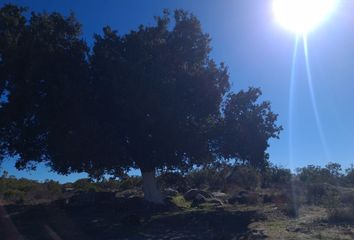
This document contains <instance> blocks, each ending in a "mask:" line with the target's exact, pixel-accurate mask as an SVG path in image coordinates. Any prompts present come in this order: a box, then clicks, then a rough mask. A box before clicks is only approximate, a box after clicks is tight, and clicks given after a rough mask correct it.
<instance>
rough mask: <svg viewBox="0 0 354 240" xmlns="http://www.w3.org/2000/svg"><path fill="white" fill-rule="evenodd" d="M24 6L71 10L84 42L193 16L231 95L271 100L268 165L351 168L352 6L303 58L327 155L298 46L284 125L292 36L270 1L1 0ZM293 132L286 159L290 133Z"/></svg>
mask: <svg viewBox="0 0 354 240" xmlns="http://www.w3.org/2000/svg"><path fill="white" fill-rule="evenodd" d="M9 2H11V3H16V4H20V5H23V6H28V7H29V8H30V9H31V10H34V11H48V12H51V11H58V12H61V13H63V14H66V15H67V14H68V13H69V12H70V11H73V12H74V13H75V14H76V16H77V18H78V20H79V21H80V22H81V23H82V24H83V29H84V33H83V34H84V38H85V39H86V40H87V41H88V42H92V35H93V33H101V29H102V27H103V26H105V25H110V26H111V27H112V28H113V29H116V30H118V32H119V33H122V34H123V33H126V32H127V31H129V30H131V29H136V28H137V26H138V25H139V24H153V23H154V19H153V16H156V15H161V13H162V10H163V9H164V8H168V9H175V8H183V9H185V10H188V11H190V12H192V13H194V14H195V15H196V16H197V17H198V18H199V19H200V21H201V23H202V27H203V29H204V31H205V32H207V33H209V34H210V36H211V38H212V48H213V51H212V57H213V58H214V59H215V60H216V61H219V62H220V61H223V62H225V63H226V64H227V65H228V66H229V69H230V79H231V82H232V88H233V90H234V91H238V90H240V89H246V88H247V87H248V86H255V87H260V88H261V89H262V91H263V96H262V99H263V100H270V101H271V103H272V108H273V111H274V112H276V113H278V114H279V123H280V124H281V125H283V127H284V131H283V132H282V133H281V135H280V139H279V140H272V141H271V142H270V148H269V149H268V152H269V153H270V159H271V162H273V163H275V164H277V165H282V166H284V167H291V168H296V167H302V166H305V165H308V164H315V165H325V164H326V163H327V162H329V161H335V162H338V163H341V164H342V165H343V166H344V167H349V166H350V165H351V164H352V163H354V162H353V160H354V159H353V156H354V137H353V136H354V113H353V111H351V110H352V106H354V15H353V14H352V13H353V10H354V9H353V8H354V2H353V1H349V0H342V1H341V4H340V5H339V6H338V8H337V10H336V12H335V13H334V14H333V15H332V17H331V18H330V19H328V20H327V21H326V22H324V23H323V24H322V25H321V26H319V27H318V28H317V29H316V30H315V31H313V32H311V34H309V36H308V49H309V61H310V66H311V73H312V78H313V88H314V94H315V98H316V102H317V107H318V114H319V118H320V121H321V125H322V131H323V136H324V138H325V142H326V146H327V152H328V154H326V151H325V146H324V145H323V144H322V141H321V135H320V134H319V130H318V127H317V123H316V118H315V114H314V111H313V108H312V105H311V95H310V91H309V87H308V83H307V76H306V70H305V61H304V54H303V48H302V45H301V44H300V46H299V49H298V54H297V58H296V64H295V69H294V73H295V82H294V87H293V92H294V95H293V107H292V116H293V117H292V124H291V126H290V125H289V119H288V116H289V87H290V74H291V68H292V56H293V51H294V42H295V36H294V34H292V33H290V32H288V31H286V30H284V29H283V28H281V27H280V26H279V25H278V24H276V23H275V22H274V20H273V16H272V11H271V1H266V0H247V1H244V0H234V1H231V0H218V1H215V0H198V1H197V0H195V1H192V0H160V1H158V0H149V1H144V0H139V1H138V0H120V1H114V0H105V1H99V0H95V1H94V0H91V1H87V0H85V1H84V0H77V1H71V0H60V1H59V0H51V1H47V0H36V1H18V0H17V1H15V0H13V1H0V3H1V5H2V4H4V3H9ZM290 127H291V129H292V133H293V134H292V138H291V142H292V144H291V146H292V151H291V152H292V154H291V156H290V147H289V130H290ZM3 169H5V170H8V171H9V172H10V174H14V175H16V176H22V177H29V178H34V179H39V180H43V179H46V178H53V179H56V180H59V181H62V182H65V181H71V180H73V179H75V178H77V177H82V176H84V175H80V176H78V175H71V176H68V177H62V176H58V175H56V174H54V173H48V169H46V168H45V167H43V166H40V167H39V168H38V170H37V171H35V172H26V171H25V172H17V171H16V170H15V169H14V168H13V161H11V160H9V161H6V162H5V164H4V165H3Z"/></svg>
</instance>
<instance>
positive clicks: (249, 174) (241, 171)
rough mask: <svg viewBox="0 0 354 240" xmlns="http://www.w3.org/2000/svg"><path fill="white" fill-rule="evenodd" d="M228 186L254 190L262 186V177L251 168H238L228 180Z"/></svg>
mask: <svg viewBox="0 0 354 240" xmlns="http://www.w3.org/2000/svg"><path fill="white" fill-rule="evenodd" d="M226 181H227V184H228V185H230V184H231V185H237V186H239V187H242V188H244V189H247V190H254V189H256V188H257V187H259V186H260V183H261V175H260V174H259V172H258V171H257V170H256V169H254V168H252V167H249V166H236V167H235V168H234V169H233V170H232V172H231V174H230V175H229V176H228V177H227V179H226Z"/></svg>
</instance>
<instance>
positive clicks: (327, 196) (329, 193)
mask: <svg viewBox="0 0 354 240" xmlns="http://www.w3.org/2000/svg"><path fill="white" fill-rule="evenodd" d="M336 197H339V191H338V190H337V189H336V188H335V187H334V186H332V185H330V184H327V183H314V184H308V185H307V186H306V199H307V202H308V203H310V204H315V205H319V204H327V203H328V202H331V201H332V200H333V199H334V198H336Z"/></svg>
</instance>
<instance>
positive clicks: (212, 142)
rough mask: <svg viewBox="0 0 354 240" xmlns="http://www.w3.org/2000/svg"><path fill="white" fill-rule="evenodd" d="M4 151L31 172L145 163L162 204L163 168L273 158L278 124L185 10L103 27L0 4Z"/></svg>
mask: <svg viewBox="0 0 354 240" xmlns="http://www.w3.org/2000/svg"><path fill="white" fill-rule="evenodd" d="M0 18H1V19H0V23H1V24H0V41H1V43H2V44H1V46H0V57H1V58H0V60H1V62H0V90H1V91H2V93H3V94H2V95H3V96H2V101H1V105H2V106H1V108H0V119H1V121H0V127H1V128H0V130H1V139H0V150H1V153H2V156H17V157H18V160H17V163H16V166H17V167H18V168H25V167H28V166H32V163H36V162H40V161H45V162H47V164H48V165H49V166H50V167H51V168H52V169H53V170H55V171H57V172H58V173H62V174H68V173H71V172H88V173H89V174H90V175H91V176H94V177H99V176H101V175H102V174H105V173H108V174H113V175H117V176H119V175H121V174H122V173H125V172H126V171H127V170H129V169H130V168H139V169H140V170H141V173H142V177H143V190H144V194H145V198H146V200H148V201H152V202H156V203H162V202H163V198H162V196H161V194H160V193H159V191H158V189H157V187H156V183H155V179H154V178H155V170H156V169H177V170H178V169H191V168H192V167H193V166H196V165H201V164H205V163H210V162H213V161H216V160H220V159H230V158H238V159H242V160H244V161H248V162H250V163H252V164H253V165H255V166H261V165H262V164H263V163H264V162H266V161H267V155H266V152H265V151H266V148H267V147H268V140H269V139H270V138H272V137H277V136H278V134H279V131H280V130H281V129H280V127H278V126H277V125H276V124H275V122H276V115H275V114H273V113H272V112H271V110H270V105H269V103H267V102H264V103H257V99H258V97H259V95H260V91H259V90H257V89H250V90H249V91H246V92H240V93H237V94H235V93H230V92H229V76H228V71H227V68H226V67H225V66H224V65H223V64H219V65H218V64H216V63H215V62H214V61H213V60H212V59H211V58H210V56H209V54H210V51H211V47H210V37H209V36H208V35H207V34H205V33H204V32H203V31H202V29H201V25H200V22H199V21H198V20H197V18H196V17H195V16H193V15H191V14H188V13H186V12H184V11H181V10H177V11H175V12H174V14H173V18H171V15H170V14H168V13H167V12H165V13H164V15H163V16H161V17H157V18H156V24H155V25H152V26H140V27H139V28H138V29H137V30H135V31H131V32H129V33H126V34H123V35H119V34H118V33H117V32H115V31H113V30H112V29H111V28H110V27H105V28H104V29H103V34H102V35H95V37H94V38H95V41H94V44H93V48H92V51H91V52H90V51H89V48H88V47H87V44H86V43H85V41H84V40H82V38H81V26H80V24H79V23H78V22H77V21H76V20H75V18H74V17H73V16H69V17H67V18H65V17H63V16H62V15H60V14H58V13H51V14H45V13H44V14H39V13H32V15H31V17H30V18H29V19H28V18H25V17H24V9H22V8H19V7H16V6H13V5H6V6H4V7H3V8H1V9H0Z"/></svg>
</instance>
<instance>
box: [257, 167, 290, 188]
mask: <svg viewBox="0 0 354 240" xmlns="http://www.w3.org/2000/svg"><path fill="white" fill-rule="evenodd" d="M291 176H292V175H291V171H290V169H285V168H281V167H278V166H269V167H268V168H266V169H265V171H264V172H263V174H262V185H263V187H273V186H276V185H284V184H289V183H290V181H291Z"/></svg>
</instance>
